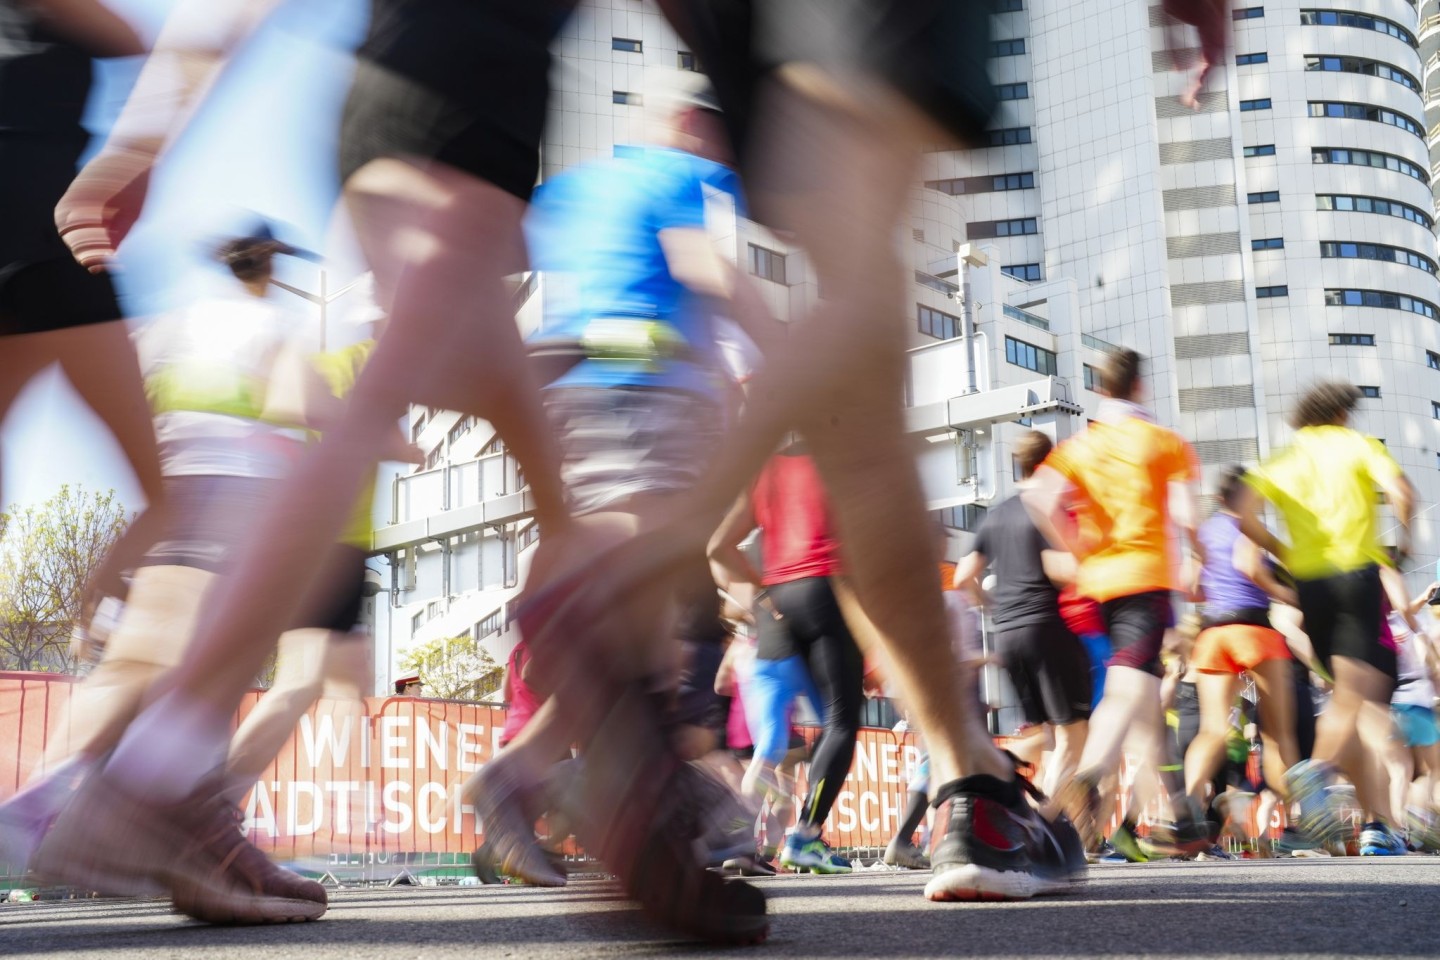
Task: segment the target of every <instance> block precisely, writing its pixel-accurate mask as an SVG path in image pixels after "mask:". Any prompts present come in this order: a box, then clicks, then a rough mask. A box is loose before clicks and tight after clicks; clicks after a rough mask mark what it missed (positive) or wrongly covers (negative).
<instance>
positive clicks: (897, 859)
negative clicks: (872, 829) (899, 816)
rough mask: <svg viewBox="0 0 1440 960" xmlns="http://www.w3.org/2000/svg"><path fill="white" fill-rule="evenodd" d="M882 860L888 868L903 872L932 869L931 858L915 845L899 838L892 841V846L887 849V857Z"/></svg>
mask: <svg viewBox="0 0 1440 960" xmlns="http://www.w3.org/2000/svg"><path fill="white" fill-rule="evenodd" d="M881 859H883V860H884V862H885V865H886V866H890V867H900V868H901V869H902V870H929V869H930V858H929V857H927V856H925V854H924V853H923V852H922V851H921V849H920V848H919V847H917V846H915V844H913V843H910V842H909V841H905V840H901V839H900V838H899V837H896V838H895V839H894V840H891V841H890V845H889V846H887V847H886V848H885V856H884V857H882V858H881Z"/></svg>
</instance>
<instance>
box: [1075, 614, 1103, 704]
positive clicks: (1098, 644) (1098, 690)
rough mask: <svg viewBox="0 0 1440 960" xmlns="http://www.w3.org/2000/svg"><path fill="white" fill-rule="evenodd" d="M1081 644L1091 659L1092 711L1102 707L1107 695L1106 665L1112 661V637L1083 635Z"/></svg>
mask: <svg viewBox="0 0 1440 960" xmlns="http://www.w3.org/2000/svg"><path fill="white" fill-rule="evenodd" d="M1080 643H1081V644H1082V645H1083V646H1084V647H1085V655H1086V656H1087V657H1089V658H1090V709H1091V710H1094V709H1095V708H1096V707H1098V706H1099V705H1100V697H1101V696H1103V695H1104V693H1105V663H1106V661H1107V660H1109V659H1110V636H1109V635H1108V634H1104V633H1082V634H1080Z"/></svg>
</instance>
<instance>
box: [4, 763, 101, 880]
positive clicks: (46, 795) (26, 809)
mask: <svg viewBox="0 0 1440 960" xmlns="http://www.w3.org/2000/svg"><path fill="white" fill-rule="evenodd" d="M83 772H84V771H83V769H81V768H78V767H67V768H64V769H62V770H59V771H56V773H55V774H53V775H48V776H45V777H43V778H42V779H40V780H37V781H35V782H34V783H32V784H30V785H29V786H27V787H26V788H25V789H24V790H21V791H20V792H19V793H17V794H15V796H13V797H11V798H10V799H9V800H6V801H5V802H4V803H3V804H0V863H5V864H9V865H10V867H11V870H12V872H13V874H14V875H15V876H23V875H24V873H25V868H26V865H27V864H29V863H30V858H31V857H33V856H34V855H35V849H36V848H37V847H39V846H40V841H41V840H43V839H44V837H45V833H46V831H48V830H49V829H50V825H51V824H52V823H54V822H55V819H56V818H57V817H59V816H60V811H62V810H64V809H65V805H66V804H67V803H69V802H70V798H71V797H72V796H74V794H75V789H76V787H77V786H79V783H80V775H81V774H83Z"/></svg>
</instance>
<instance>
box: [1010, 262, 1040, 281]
mask: <svg viewBox="0 0 1440 960" xmlns="http://www.w3.org/2000/svg"><path fill="white" fill-rule="evenodd" d="M1000 272H1001V273H1003V274H1005V275H1006V276H1007V277H1014V278H1015V279H1016V280H1027V281H1031V282H1033V281H1036V280H1039V279H1040V264H1038V263H1012V264H1010V265H1009V266H1003V267H1001V268H1000Z"/></svg>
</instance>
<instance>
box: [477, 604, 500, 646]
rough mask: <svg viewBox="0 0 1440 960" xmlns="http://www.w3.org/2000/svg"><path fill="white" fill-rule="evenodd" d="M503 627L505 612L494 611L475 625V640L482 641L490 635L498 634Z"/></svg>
mask: <svg viewBox="0 0 1440 960" xmlns="http://www.w3.org/2000/svg"><path fill="white" fill-rule="evenodd" d="M503 626H505V612H504V611H503V610H496V611H495V612H494V613H492V614H490V616H488V617H486V618H485V619H484V620H481V621H480V622H479V623H477V624H475V639H476V640H484V639H485V638H486V637H488V636H490V635H491V634H496V633H499V632H500V629H501V628H502V627H503Z"/></svg>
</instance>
